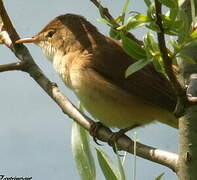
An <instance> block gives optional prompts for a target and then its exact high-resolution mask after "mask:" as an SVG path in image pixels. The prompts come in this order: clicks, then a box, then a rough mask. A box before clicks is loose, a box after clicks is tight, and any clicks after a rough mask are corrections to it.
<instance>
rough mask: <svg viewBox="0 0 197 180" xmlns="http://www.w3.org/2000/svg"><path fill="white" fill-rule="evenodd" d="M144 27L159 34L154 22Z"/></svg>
mask: <svg viewBox="0 0 197 180" xmlns="http://www.w3.org/2000/svg"><path fill="white" fill-rule="evenodd" d="M146 27H147V28H149V29H151V30H153V31H155V32H161V31H160V28H159V26H158V25H157V24H156V23H155V22H151V23H150V24H149V25H146Z"/></svg>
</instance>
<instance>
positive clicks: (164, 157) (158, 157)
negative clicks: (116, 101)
mask: <svg viewBox="0 0 197 180" xmlns="http://www.w3.org/2000/svg"><path fill="white" fill-rule="evenodd" d="M0 15H1V17H2V20H3V22H4V26H5V29H7V30H8V33H10V34H12V35H11V36H10V38H11V40H12V42H15V40H17V39H18V38H19V36H18V35H17V33H16V31H15V29H14V27H13V26H12V23H11V21H10V20H8V19H9V16H8V15H7V12H6V11H5V8H4V6H3V2H2V0H0ZM15 33H16V34H15ZM10 48H11V50H12V51H13V52H14V54H15V55H16V57H18V58H19V59H20V60H21V63H25V71H26V72H27V73H29V74H30V76H31V77H32V78H33V79H34V80H35V81H36V82H37V83H38V85H39V86H40V87H41V88H42V89H44V91H45V92H46V93H47V94H48V95H49V96H50V97H51V98H52V99H53V100H54V101H55V102H56V103H57V104H58V106H59V107H60V108H61V109H62V111H63V112H64V113H65V114H67V115H68V116H69V117H71V118H72V119H73V120H75V121H76V122H77V123H79V124H80V125H82V126H83V127H84V128H85V129H87V130H89V131H90V130H91V127H92V125H93V124H94V121H93V120H91V119H90V118H89V117H87V116H86V115H85V114H83V113H81V112H80V111H79V110H78V109H77V108H76V107H75V106H74V105H73V104H72V103H71V102H70V101H69V99H68V98H67V97H65V96H64V95H63V94H62V93H61V91H60V90H59V88H58V87H57V85H56V84H55V83H52V82H51V81H50V80H49V79H48V78H47V77H46V76H45V75H44V74H43V72H42V70H41V69H40V68H39V67H38V66H37V65H36V63H35V62H34V60H33V58H32V56H31V54H30V53H29V51H28V49H27V48H26V47H25V46H23V45H19V44H14V43H13V44H12V46H10ZM12 66H13V69H14V68H15V69H17V68H18V67H17V64H10V66H9V67H8V66H7V67H6V65H2V66H1V67H2V69H4V70H5V69H6V68H7V70H13V69H12ZM20 68H21V67H20ZM20 68H19V69H20ZM20 70H21V69H20ZM112 135H113V132H112V131H111V130H110V129H109V128H107V127H104V126H103V127H101V128H99V130H98V131H97V134H96V138H98V139H99V140H101V141H103V142H109V140H110V137H112ZM117 146H118V148H119V149H120V150H125V151H128V152H130V153H134V152H133V149H134V142H133V141H132V140H131V139H130V138H129V137H127V136H126V135H124V136H121V137H119V138H118V140H117ZM137 155H138V156H140V157H143V158H145V159H148V160H150V161H153V162H156V163H159V164H162V165H164V166H166V167H169V168H171V169H172V170H173V171H176V170H177V161H178V155H177V154H175V153H171V152H167V151H164V150H160V149H156V148H154V147H150V146H146V145H143V144H140V143H137Z"/></svg>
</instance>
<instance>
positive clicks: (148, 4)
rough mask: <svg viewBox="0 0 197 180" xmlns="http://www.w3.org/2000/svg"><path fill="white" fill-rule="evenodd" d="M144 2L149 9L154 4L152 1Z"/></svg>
mask: <svg viewBox="0 0 197 180" xmlns="http://www.w3.org/2000/svg"><path fill="white" fill-rule="evenodd" d="M144 2H145V4H146V6H147V7H150V5H151V4H152V2H151V1H150V0H144Z"/></svg>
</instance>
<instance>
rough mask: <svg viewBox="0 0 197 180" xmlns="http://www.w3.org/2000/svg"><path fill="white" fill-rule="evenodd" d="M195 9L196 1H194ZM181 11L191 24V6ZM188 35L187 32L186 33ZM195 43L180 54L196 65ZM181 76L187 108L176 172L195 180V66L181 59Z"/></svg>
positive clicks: (196, 84) (196, 147)
mask: <svg viewBox="0 0 197 180" xmlns="http://www.w3.org/2000/svg"><path fill="white" fill-rule="evenodd" d="M194 3H195V7H197V1H194ZM182 9H183V10H184V11H185V13H186V14H187V17H188V23H189V24H191V5H190V1H189V0H185V2H184V4H183V6H182ZM188 33H189V32H188ZM196 50H197V42H196V41H194V42H193V43H192V44H190V45H189V46H187V47H186V48H185V49H184V50H183V51H182V52H181V54H183V55H187V56H189V57H191V58H192V59H193V60H194V61H195V62H196V63H197V58H196V57H197V56H196V55H197V53H196ZM182 73H183V74H182V75H183V79H184V81H185V85H186V87H187V96H188V101H189V102H188V106H187V108H186V113H185V115H184V116H183V117H181V119H180V123H179V129H180V131H179V132H180V138H179V139H180V140H179V162H178V166H179V169H178V171H177V174H178V177H179V180H185V179H190V180H196V179H197V171H196V167H197V154H196V152H197V141H196V137H197V121H196V117H197V104H196V99H197V79H196V74H197V65H196V64H191V63H189V62H188V61H187V60H184V59H182Z"/></svg>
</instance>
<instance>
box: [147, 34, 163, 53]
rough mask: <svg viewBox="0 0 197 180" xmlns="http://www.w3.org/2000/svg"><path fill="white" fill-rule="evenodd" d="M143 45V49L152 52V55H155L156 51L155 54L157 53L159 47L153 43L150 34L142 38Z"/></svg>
mask: <svg viewBox="0 0 197 180" xmlns="http://www.w3.org/2000/svg"><path fill="white" fill-rule="evenodd" d="M144 43H145V47H146V48H148V49H149V50H151V51H152V52H154V54H156V51H157V52H158V51H159V46H158V44H157V42H156V41H155V39H154V36H153V34H152V33H150V32H148V33H147V34H146V35H145V36H144Z"/></svg>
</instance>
